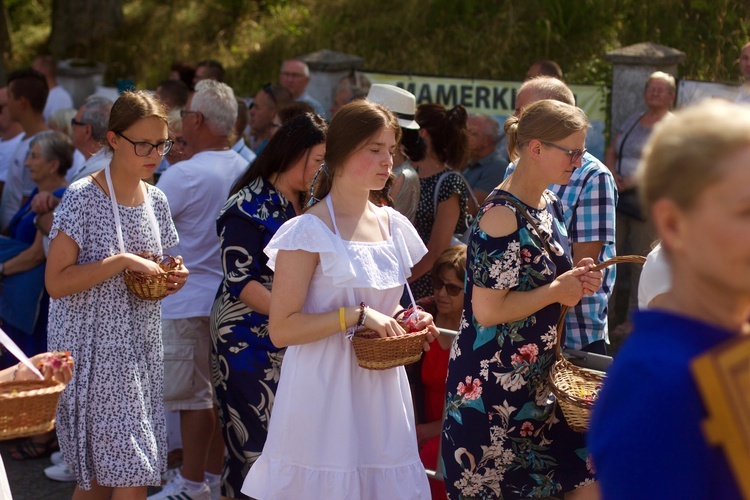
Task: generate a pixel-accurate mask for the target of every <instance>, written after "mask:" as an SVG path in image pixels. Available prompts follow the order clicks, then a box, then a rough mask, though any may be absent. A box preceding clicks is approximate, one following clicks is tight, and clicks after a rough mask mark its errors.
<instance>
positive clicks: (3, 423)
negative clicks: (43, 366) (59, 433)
mask: <svg viewBox="0 0 750 500" xmlns="http://www.w3.org/2000/svg"><path fill="white" fill-rule="evenodd" d="M63 389H65V385H63V384H61V383H59V382H55V381H52V380H23V381H20V380H16V381H13V382H3V383H0V440H5V439H16V438H21V437H26V436H33V435H35V434H41V433H43V432H48V431H51V430H52V429H54V428H55V411H57V402H58V400H59V399H60V393H61V392H62V391H63Z"/></svg>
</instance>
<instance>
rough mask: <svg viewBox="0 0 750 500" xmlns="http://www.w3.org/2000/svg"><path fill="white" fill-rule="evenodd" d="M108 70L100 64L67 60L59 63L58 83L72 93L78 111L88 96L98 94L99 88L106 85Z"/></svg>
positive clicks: (80, 60)
mask: <svg viewBox="0 0 750 500" xmlns="http://www.w3.org/2000/svg"><path fill="white" fill-rule="evenodd" d="M106 69H107V67H106V66H105V65H104V64H102V63H98V62H90V61H84V60H82V59H65V60H64V61H60V62H58V63H57V83H59V84H60V86H61V87H62V88H64V89H65V90H67V91H68V92H69V93H70V96H71V97H72V98H73V105H74V106H75V108H76V109H78V108H79V107H81V105H82V104H83V101H85V100H86V98H87V97H88V96H90V95H91V94H93V93H94V92H96V87H97V86H102V85H103V84H104V71H105V70H106Z"/></svg>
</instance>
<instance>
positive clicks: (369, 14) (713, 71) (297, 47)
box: [5, 0, 750, 95]
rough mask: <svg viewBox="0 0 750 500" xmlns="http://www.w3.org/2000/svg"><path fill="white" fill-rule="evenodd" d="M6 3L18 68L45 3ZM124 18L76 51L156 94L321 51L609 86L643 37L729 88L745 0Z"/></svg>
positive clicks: (159, 7) (131, 10)
mask: <svg viewBox="0 0 750 500" xmlns="http://www.w3.org/2000/svg"><path fill="white" fill-rule="evenodd" d="M62 1H63V0H54V3H57V2H62ZM65 1H67V2H84V3H89V4H92V3H99V1H100V0H65ZM107 1H113V0H107ZM119 1H121V0H119ZM5 2H6V6H7V7H8V13H9V17H10V20H11V26H12V28H13V32H12V40H13V44H14V52H13V54H12V56H11V58H10V60H9V61H8V62H9V63H10V66H11V67H13V66H20V65H23V64H26V63H28V62H29V61H30V60H31V58H33V55H34V53H35V52H37V51H39V50H43V49H44V48H45V47H47V46H48V43H49V41H50V25H51V23H50V16H51V13H52V4H53V1H52V0H5ZM123 13H124V17H123V21H122V23H123V24H122V29H121V30H120V32H119V35H118V36H114V37H109V38H107V39H106V41H100V42H96V43H93V44H89V45H88V46H86V45H85V44H84V45H82V46H81V45H79V46H78V49H76V50H77V52H76V53H75V55H83V56H84V57H87V58H90V59H96V60H100V61H102V62H105V63H106V64H107V67H108V74H107V79H108V80H109V81H110V82H111V81H113V80H115V79H116V78H121V77H125V76H129V77H132V78H134V79H135V80H136V81H137V83H138V84H139V85H141V86H149V87H153V86H154V85H155V84H156V83H157V82H158V81H159V80H160V79H162V78H164V77H166V75H167V74H168V72H169V66H170V64H171V63H172V62H174V61H178V60H187V61H196V60H200V59H204V58H208V57H211V58H215V59H218V60H220V61H221V62H222V63H223V64H224V65H225V67H226V68H227V73H228V77H227V78H228V81H229V82H230V83H231V84H232V85H233V86H234V87H235V88H236V89H237V90H238V91H239V92H240V93H242V94H247V95H251V94H254V93H255V91H256V90H257V89H258V88H259V87H260V86H261V85H263V83H265V82H269V81H274V80H275V79H276V78H277V74H278V69H279V63H280V62H281V60H282V59H284V58H288V57H295V56H299V55H302V54H306V53H309V52H313V51H316V50H320V49H324V48H327V49H331V50H335V51H339V52H347V53H352V54H356V55H359V56H361V57H363V58H364V60H365V64H366V67H367V69H371V70H377V71H392V72H405V73H422V74H441V75H453V76H466V77H476V78H492V79H509V80H517V79H520V78H522V77H523V75H524V74H525V72H526V69H527V68H528V66H529V64H530V63H531V62H533V61H534V60H537V59H542V58H547V59H554V60H556V61H558V62H559V63H560V64H561V66H562V67H563V69H564V70H565V72H566V79H567V80H568V81H570V82H574V83H608V81H609V79H610V73H609V72H610V65H609V63H607V62H606V61H605V60H604V55H605V53H606V52H607V51H609V50H612V49H615V48H618V47H622V46H626V45H630V44H633V43H638V42H644V41H652V42H655V43H660V44H663V45H668V46H671V47H674V48H677V49H679V50H682V51H684V52H685V53H686V54H687V60H686V61H685V63H684V64H683V65H682V66H681V71H682V74H683V76H686V77H688V78H694V79H706V80H721V81H738V76H739V75H738V71H737V66H736V60H737V55H738V48H739V46H740V45H742V43H744V42H745V41H746V40H747V38H748V31H749V30H750V21H749V19H750V4H748V2H746V0H660V1H658V2H654V1H652V0H576V1H575V2H572V1H569V0H461V1H456V0H408V1H404V0H200V1H199V0H124V2H123ZM45 16H46V17H45ZM62 55H63V56H65V55H66V54H65V52H64V51H63V52H62ZM67 55H70V53H68V54H67Z"/></svg>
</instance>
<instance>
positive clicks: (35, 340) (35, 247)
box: [0, 132, 73, 356]
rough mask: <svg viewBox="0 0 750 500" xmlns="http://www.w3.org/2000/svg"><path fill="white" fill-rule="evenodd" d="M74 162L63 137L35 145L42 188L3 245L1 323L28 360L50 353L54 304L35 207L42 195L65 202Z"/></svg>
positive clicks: (35, 176)
mask: <svg viewBox="0 0 750 500" xmlns="http://www.w3.org/2000/svg"><path fill="white" fill-rule="evenodd" d="M72 161H73V145H72V144H71V143H70V140H69V139H68V138H67V137H66V136H64V135H63V134H61V133H60V132H44V133H41V134H38V135H37V136H36V137H35V138H34V139H33V140H32V141H31V144H30V147H29V155H28V157H27V159H26V168H28V169H29V176H30V178H31V180H32V181H34V183H35V184H36V188H35V189H34V191H33V192H32V193H31V195H30V196H29V198H28V199H27V200H26V202H25V203H24V204H23V205H22V206H21V208H20V210H19V211H18V212H17V213H16V214H15V215H14V216H13V219H11V222H10V232H9V234H8V237H3V238H2V239H0V280H2V291H1V292H0V318H2V321H3V329H4V330H5V331H6V332H7V333H8V334H9V335H10V336H11V338H13V340H14V341H15V342H16V343H17V344H19V346H20V347H21V348H22V349H23V350H24V352H25V353H26V354H27V355H28V356H33V355H34V354H37V353H40V352H43V351H45V350H46V348H47V335H46V325H47V300H48V299H47V298H46V297H44V299H43V291H44V287H43V285H44V262H45V255H44V245H43V235H42V233H41V232H40V231H38V230H37V227H36V224H35V222H36V220H37V214H36V213H35V212H34V211H33V210H32V209H31V204H32V200H33V198H34V196H36V194H37V193H39V192H40V191H44V192H50V193H52V195H53V196H55V197H57V198H61V197H62V195H63V193H64V192H65V188H66V186H67V182H66V180H65V174H66V172H67V171H68V169H69V168H70V166H71V165H72ZM40 305H41V308H40Z"/></svg>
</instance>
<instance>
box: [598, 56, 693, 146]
mask: <svg viewBox="0 0 750 500" xmlns="http://www.w3.org/2000/svg"><path fill="white" fill-rule="evenodd" d="M605 58H606V59H607V61H609V62H611V63H612V64H613V66H614V67H613V72H612V115H611V116H612V119H611V125H610V126H611V129H610V130H611V137H614V135H615V134H616V133H617V131H618V130H620V127H621V126H622V124H623V122H624V121H625V120H626V119H627V118H628V116H630V115H631V114H633V113H635V112H636V111H639V110H644V111H645V104H644V101H643V89H644V86H645V84H646V80H647V79H648V77H649V75H651V73H653V72H654V71H663V72H665V73H669V74H671V75H672V76H674V77H675V80H676V79H677V65H678V64H679V63H681V62H682V61H684V60H685V53H684V52H681V51H679V50H677V49H673V48H671V47H665V46H664V45H658V44H655V43H651V42H644V43H637V44H635V45H630V46H628V47H623V48H621V49H617V50H613V51H611V52H607V54H606V55H605Z"/></svg>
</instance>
